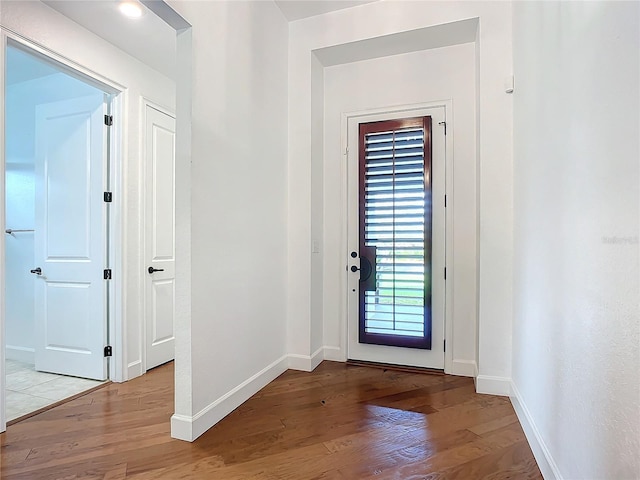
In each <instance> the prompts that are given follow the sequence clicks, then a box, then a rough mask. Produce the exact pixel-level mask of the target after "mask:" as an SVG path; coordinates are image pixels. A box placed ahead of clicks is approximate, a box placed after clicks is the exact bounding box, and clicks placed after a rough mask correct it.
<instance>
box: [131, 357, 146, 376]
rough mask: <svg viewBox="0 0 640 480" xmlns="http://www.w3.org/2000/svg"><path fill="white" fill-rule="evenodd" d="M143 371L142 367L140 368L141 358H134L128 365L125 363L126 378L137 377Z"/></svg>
mask: <svg viewBox="0 0 640 480" xmlns="http://www.w3.org/2000/svg"><path fill="white" fill-rule="evenodd" d="M144 373H145V372H144V369H143V368H142V360H136V361H135V362H131V363H130V364H129V365H127V380H131V379H133V378H136V377H139V376H140V375H142V374H144Z"/></svg>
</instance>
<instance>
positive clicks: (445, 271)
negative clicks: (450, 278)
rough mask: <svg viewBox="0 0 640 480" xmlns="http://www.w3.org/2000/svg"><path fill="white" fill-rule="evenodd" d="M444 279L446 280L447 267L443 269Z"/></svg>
mask: <svg viewBox="0 0 640 480" xmlns="http://www.w3.org/2000/svg"><path fill="white" fill-rule="evenodd" d="M444 279H445V280H446V279H447V267H444Z"/></svg>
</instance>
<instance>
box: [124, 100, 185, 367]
mask: <svg viewBox="0 0 640 480" xmlns="http://www.w3.org/2000/svg"><path fill="white" fill-rule="evenodd" d="M147 107H150V108H153V109H155V110H158V111H159V112H162V113H164V114H165V115H167V116H169V117H171V118H173V119H174V120H175V119H176V114H175V112H174V111H173V110H171V109H170V108H168V107H166V106H164V105H160V104H158V103H156V102H153V101H152V100H149V99H148V98H146V97H141V99H140V131H141V132H143V133H142V135H141V136H140V158H141V159H142V161H141V162H140V173H139V175H140V178H142V179H144V178H145V177H146V173H145V172H146V169H147V164H146V159H147V147H146V145H147V133H148V132H147V130H146V124H147ZM174 181H175V180H174ZM141 183H142V184H141V188H140V205H141V216H142V219H141V225H142V228H141V229H140V245H142V248H143V252H142V255H141V256H140V265H139V266H138V268H139V269H140V271H141V272H144V271H145V268H146V267H147V264H146V261H147V250H146V248H147V241H146V235H147V229H146V226H147V220H148V218H147V208H146V201H147V185H146V182H144V181H143V182H141ZM174 228H175V225H174ZM146 280H147V279H146V276H145V275H144V274H143V275H141V276H140V285H139V290H138V291H140V292H145V293H144V295H145V298H144V301H143V302H142V318H143V321H142V327H141V328H142V350H141V354H140V355H141V365H140V369H141V370H140V371H139V372H136V374H135V375H130V376H129V378H132V377H134V376H139V375H143V374H144V373H145V372H146V371H147V325H146V319H147V299H146V291H147V290H146V287H145V282H146ZM174 322H175V318H174ZM130 368H131V367H130Z"/></svg>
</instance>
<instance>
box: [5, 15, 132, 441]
mask: <svg viewBox="0 0 640 480" xmlns="http://www.w3.org/2000/svg"><path fill="white" fill-rule="evenodd" d="M9 43H11V44H12V45H13V46H16V47H18V48H20V47H22V48H25V49H27V50H28V51H29V53H35V54H36V55H37V56H40V57H41V58H43V59H45V60H47V61H49V62H51V61H53V62H54V63H56V64H57V65H58V66H59V67H61V68H62V69H63V70H66V72H67V73H69V74H71V75H73V76H75V77H76V78H79V79H80V80H82V81H84V82H87V83H89V84H92V85H94V86H96V87H97V88H99V89H101V90H103V91H105V92H107V93H109V94H111V95H112V101H111V114H112V115H113V116H114V118H115V119H116V120H115V121H114V124H113V127H112V130H111V135H110V142H109V150H110V159H111V160H110V171H109V175H110V178H111V190H112V191H113V192H114V201H113V203H112V204H111V207H110V208H111V218H110V232H109V233H110V235H109V256H110V259H111V265H110V267H111V269H112V270H113V271H114V277H113V279H112V280H110V282H111V284H110V287H111V293H112V294H111V295H110V298H109V309H110V313H111V315H110V318H109V323H108V331H109V343H110V344H111V345H112V346H113V350H114V355H113V357H111V360H110V365H109V378H110V379H111V380H113V381H115V382H121V381H124V380H126V379H127V378H128V377H127V376H126V371H125V369H124V361H125V355H124V352H125V347H126V345H125V337H124V331H125V328H124V306H125V302H126V295H125V292H126V291H125V281H124V272H125V270H124V268H125V265H124V254H123V253H124V252H123V247H124V239H125V235H126V231H125V228H124V225H126V222H125V220H126V218H125V211H124V209H123V205H124V202H123V200H124V198H123V195H124V188H123V186H124V184H125V182H124V180H125V179H124V178H123V177H124V172H123V164H124V162H125V158H124V153H123V152H124V151H125V150H124V131H125V129H126V128H125V127H126V118H125V117H124V105H125V104H126V102H127V92H126V89H125V88H124V87H123V86H122V85H120V84H118V83H117V82H114V81H113V80H110V79H108V78H107V77H104V76H102V75H100V74H98V73H96V72H94V71H92V70H90V69H88V68H85V67H83V66H82V65H79V64H77V63H75V62H74V61H72V60H70V59H68V58H66V57H64V56H63V55H60V54H58V53H56V52H54V51H52V50H49V49H48V48H46V47H44V46H42V45H40V44H38V43H37V42H33V41H31V40H29V39H28V38H26V37H24V36H22V35H20V34H19V33H17V32H14V31H12V30H10V29H8V28H6V27H3V26H0V50H1V51H0V62H2V63H1V64H2V65H5V52H6V48H7V45H8V44H9ZM4 86H5V68H0V92H2V94H0V125H5V108H4V107H5V99H4V92H5V88H4ZM5 170H6V159H5V139H4V128H0V182H1V185H2V192H4V185H5ZM4 211H5V198H4V193H3V194H2V195H0V225H2V226H3V230H4V225H5V213H4ZM5 270H6V265H5V237H4V231H3V232H1V235H0V339H2V340H1V341H0V432H4V431H5V430H6V401H5V400H6V392H5V386H6V381H5V346H4V338H5V335H4V333H5V311H4V305H5V299H4V297H5V288H4V283H5Z"/></svg>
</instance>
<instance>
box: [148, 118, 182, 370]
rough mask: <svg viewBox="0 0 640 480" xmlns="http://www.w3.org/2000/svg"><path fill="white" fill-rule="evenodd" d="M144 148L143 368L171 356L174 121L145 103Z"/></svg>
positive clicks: (173, 279) (173, 278)
mask: <svg viewBox="0 0 640 480" xmlns="http://www.w3.org/2000/svg"><path fill="white" fill-rule="evenodd" d="M145 147H146V153H145V161H146V188H147V191H146V198H145V211H146V215H145V218H146V224H145V236H146V241H145V244H146V245H145V259H146V263H145V268H146V270H145V275H146V277H147V279H146V300H145V308H146V320H145V323H146V368H147V370H148V369H150V368H153V367H156V366H158V365H161V364H163V363H165V362H168V361H170V360H173V358H174V356H175V353H174V350H175V346H174V345H175V341H174V316H175V187H174V185H175V183H174V174H175V119H174V118H173V117H171V116H169V115H167V114H165V113H162V112H160V111H159V110H156V109H155V108H152V107H150V106H147V107H146V142H145ZM149 269H152V270H151V273H150V270H149Z"/></svg>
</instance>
